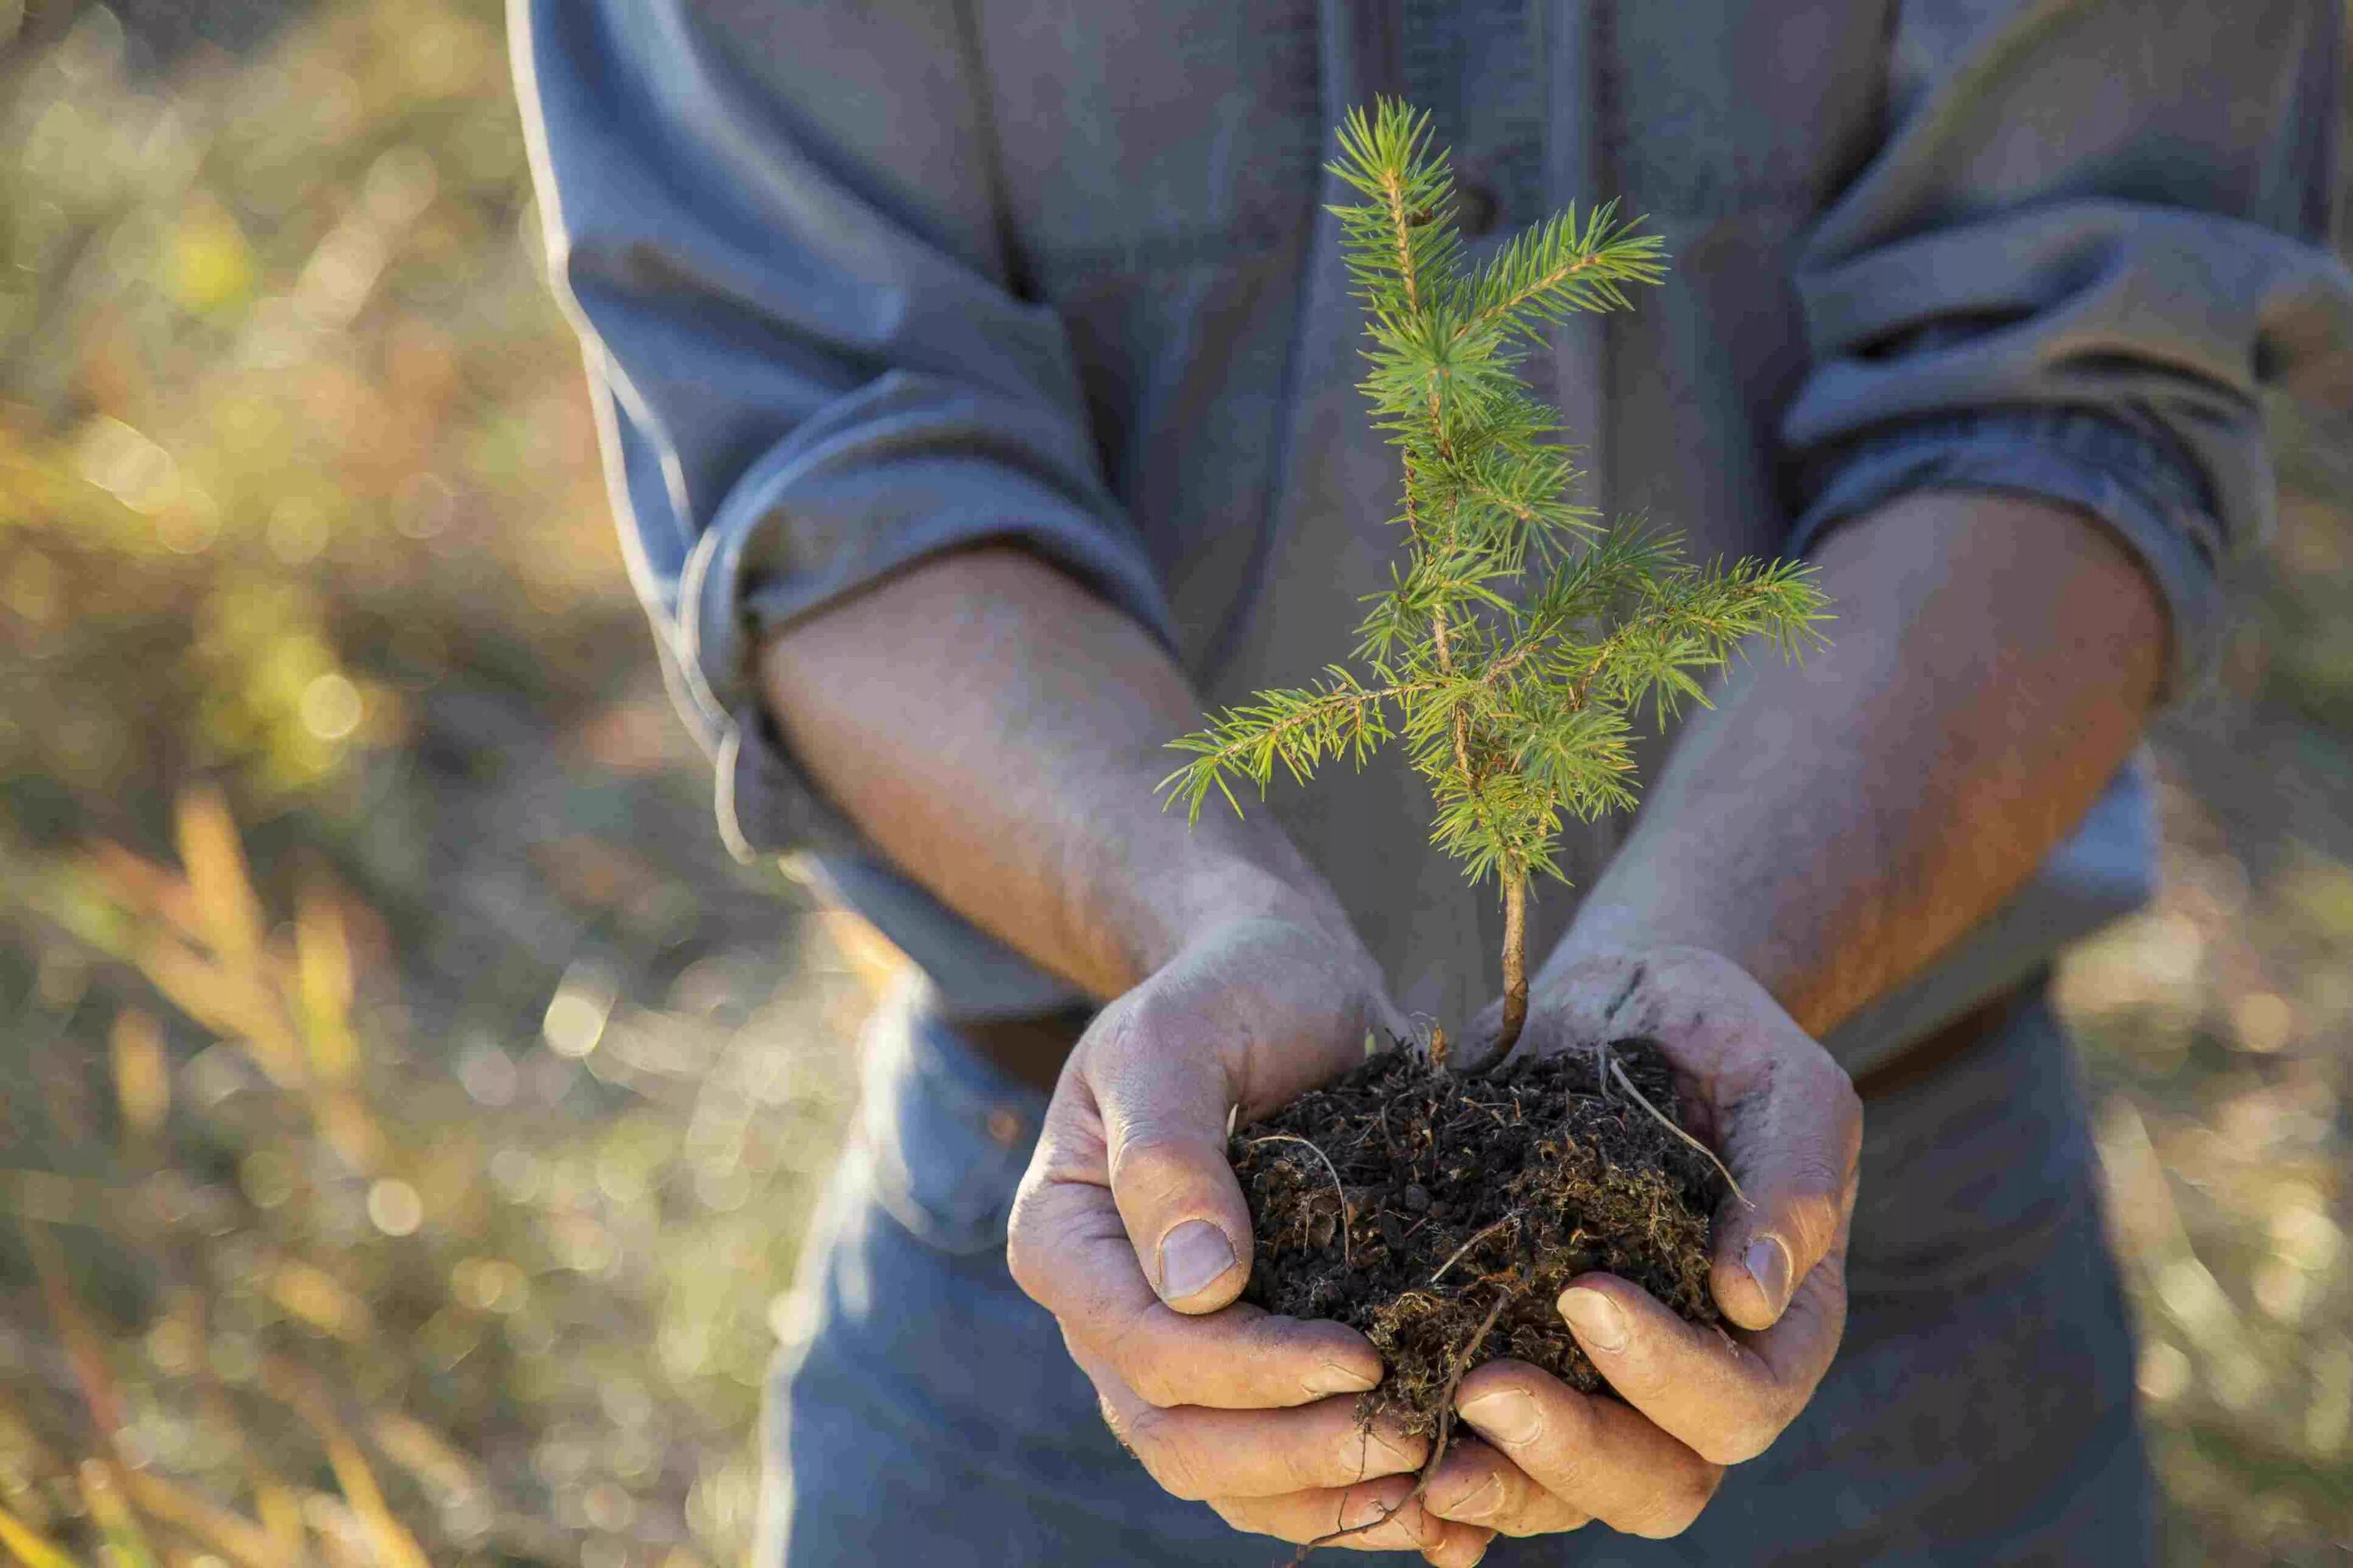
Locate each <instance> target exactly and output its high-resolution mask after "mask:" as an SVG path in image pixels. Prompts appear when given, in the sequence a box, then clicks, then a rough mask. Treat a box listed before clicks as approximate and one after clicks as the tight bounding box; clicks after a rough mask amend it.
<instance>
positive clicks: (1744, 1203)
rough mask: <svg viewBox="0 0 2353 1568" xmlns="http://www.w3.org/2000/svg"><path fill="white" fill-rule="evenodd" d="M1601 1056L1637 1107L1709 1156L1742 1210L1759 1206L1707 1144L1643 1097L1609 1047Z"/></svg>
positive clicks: (1710, 1162)
mask: <svg viewBox="0 0 2353 1568" xmlns="http://www.w3.org/2000/svg"><path fill="white" fill-rule="evenodd" d="M1601 1055H1602V1058H1603V1060H1604V1061H1606V1062H1607V1063H1608V1064H1609V1074H1610V1076H1612V1077H1614V1078H1616V1079H1617V1080H1618V1086H1619V1087H1620V1088H1621V1089H1623V1090H1625V1091H1626V1092H1627V1093H1628V1094H1630V1095H1631V1096H1633V1097H1634V1103H1635V1104H1636V1105H1638V1106H1641V1107H1642V1108H1643V1109H1644V1110H1646V1111H1649V1112H1650V1113H1651V1115H1652V1116H1653V1117H1656V1118H1658V1122H1659V1125H1660V1126H1661V1127H1663V1128H1666V1129H1667V1130H1668V1131H1669V1132H1672V1133H1673V1134H1674V1135H1675V1136H1676V1137H1677V1138H1680V1139H1683V1141H1684V1142H1685V1143H1688V1144H1690V1145H1691V1146H1692V1147H1693V1148H1694V1149H1696V1150H1699V1151H1700V1152H1701V1153H1702V1154H1704V1155H1705V1156H1707V1162H1708V1163H1709V1164H1710V1165H1713V1166H1715V1173H1716V1174H1717V1175H1719V1176H1721V1177H1723V1178H1724V1184H1725V1186H1727V1187H1729V1188H1731V1189H1732V1195H1733V1196H1734V1197H1736V1198H1737V1199H1739V1200H1740V1206H1741V1207H1742V1208H1744V1209H1754V1208H1755V1207H1756V1206H1757V1205H1756V1204H1754V1203H1752V1202H1749V1201H1748V1194H1747V1193H1746V1192H1742V1191H1741V1190H1740V1183H1739V1182H1738V1181H1735V1180H1733V1176H1732V1170H1731V1167H1729V1166H1727V1165H1725V1162H1724V1161H1723V1160H1718V1159H1717V1158H1716V1157H1715V1150H1713V1149H1710V1148H1709V1147H1708V1146H1707V1145H1706V1144H1704V1143H1702V1142H1701V1141H1700V1140H1699V1139H1696V1138H1694V1137H1693V1136H1692V1135H1691V1134H1690V1133H1688V1132H1685V1131H1684V1130H1683V1128H1680V1127H1677V1126H1676V1125H1675V1124H1674V1122H1673V1120H1672V1118H1669V1117H1668V1116H1667V1114H1666V1113H1665V1112H1664V1111H1662V1110H1661V1109H1660V1108H1659V1107H1656V1106H1654V1105H1652V1104H1651V1102H1650V1101H1649V1100H1648V1099H1646V1098H1644V1097H1643V1095H1642V1091H1641V1090H1640V1089H1638V1088H1636V1087H1635V1086H1634V1080H1633V1079H1631V1078H1630V1077H1628V1076H1627V1075H1626V1069H1625V1068H1623V1067H1621V1066H1620V1065H1618V1058H1617V1057H1615V1056H1613V1055H1611V1054H1609V1047H1608V1046H1607V1045H1604V1046H1603V1047H1602V1048H1601Z"/></svg>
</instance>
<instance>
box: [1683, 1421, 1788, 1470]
mask: <svg viewBox="0 0 2353 1568" xmlns="http://www.w3.org/2000/svg"><path fill="white" fill-rule="evenodd" d="M1780 1435H1781V1429H1780V1426H1779V1425H1778V1423H1775V1422H1771V1421H1767V1420H1765V1419H1762V1418H1760V1417H1757V1416H1753V1415H1752V1416H1744V1417H1739V1418H1736V1419H1735V1420H1733V1421H1731V1422H1728V1423H1726V1424H1725V1425H1724V1426H1723V1427H1722V1428H1721V1429H1719V1430H1717V1431H1715V1432H1712V1433H1710V1434H1708V1436H1707V1437H1706V1439H1705V1440H1704V1442H1701V1443H1698V1444H1695V1445H1694V1447H1695V1448H1696V1449H1697V1451H1698V1453H1699V1457H1701V1458H1703V1459H1705V1460H1706V1461H1707V1462H1708V1463H1709V1464H1711V1465H1745V1464H1746V1463H1747V1462H1748V1461H1749V1460H1751V1459H1754V1458H1755V1457H1757V1455H1759V1454H1762V1453H1763V1452H1765V1450H1766V1449H1767V1448H1770V1447H1771V1446H1773V1440H1774V1439H1775V1438H1776V1437H1778V1436H1780Z"/></svg>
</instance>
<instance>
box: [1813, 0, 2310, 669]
mask: <svg viewBox="0 0 2353 1568" xmlns="http://www.w3.org/2000/svg"><path fill="white" fill-rule="evenodd" d="M1898 10H1899V20H1898V23H1897V26H1896V27H1895V30H1894V41H1893V49H1894V56H1893V66H1892V70H1891V96H1890V101H1889V104H1888V110H1887V134H1886V138H1885V141H1884V143H1883V145H1882V146H1881V148H1880V149H1879V151H1878V153H1877V154H1876V155H1875V156H1874V157H1873V158H1872V159H1871V160H1870V161H1869V163H1868V164H1866V165H1865V166H1864V167H1863V168H1862V171H1861V173H1860V174H1859V175H1857V176H1856V177H1855V178H1854V179H1853V180H1852V182H1851V183H1850V184H1849V185H1847V186H1846V187H1845V189H1844V190H1843V191H1842V192H1841V194H1840V195H1839V196H1838V197H1837V198H1836V199H1835V200H1834V201H1833V202H1832V203H1831V206H1830V207H1829V208H1828V210H1827V211H1826V212H1825V213H1824V215H1823V216H1822V217H1821V219H1820V222H1819V223H1818V225H1817V227H1816V228H1815V230H1814V231H1813V233H1812V235H1811V236H1810V239H1809V241H1808V243H1807V245H1806V247H1805V249H1804V250H1803V252H1802V254H1801V256H1800V258H1799V264H1798V267H1797V270H1796V279H1795V281H1796V285H1797V291H1798V295H1799V302H1800V303H1801V306H1802V309H1803V312H1804V318H1805V324H1806V330H1807V334H1808V338H1809V348H1810V366H1809V369H1808V373H1807V376H1806V377H1805V379H1804V381H1803V382H1802V384H1801V385H1800V386H1799V389H1798V392H1797V394H1796V396H1795V397H1794V398H1793V400H1792V401H1791V403H1790V404H1789V406H1788V410H1787V412H1786V414H1785V416H1784V418H1783V420H1782V425H1781V432H1780V433H1781V437H1782V440H1783V443H1784V446H1785V449H1786V450H1787V452H1788V455H1789V456H1790V457H1791V458H1792V459H1793V460H1794V462H1795V465H1796V470H1797V471H1798V473H1799V475H1800V496H1799V500H1800V511H1799V522H1798V524H1797V529H1796V532H1795V535H1793V538H1792V541H1791V543H1792V547H1793V548H1794V549H1796V550H1803V549H1804V548H1806V547H1807V546H1810V544H1812V543H1813V542H1814V541H1816V540H1818V539H1819V538H1820V536H1821V535H1823V533H1824V532H1826V531H1827V530H1828V529H1830V528H1831V527H1832V526H1834V525H1835V524H1838V523H1840V522H1841V521H1843V520H1845V519H1847V518H1851V517H1853V516H1855V515H1857V514H1861V513H1862V512H1865V511H1867V510H1869V509H1870V508H1872V507H1873V506H1875V505H1878V504H1879V503H1883V502H1884V501H1887V500H1889V499H1891V498H1893V497H1894V496H1895V495H1897V494H1899V493H1904V492H1905V491H1910V490H1918V489H1926V488H1959V489H1985V490H2002V491H2011V492H2017V493H2026V494H2032V495H2038V496H2042V497H2044V498H2047V499H2051V500H2054V501H2057V502H2060V503H2064V504H2067V505H2070V506H2072V507H2074V508H2076V509H2078V510H2080V511H2082V512H2084V513H2087V514H2090V515H2092V516H2094V517H2095V518H2097V519H2098V520H2099V521H2100V522H2101V523H2102V524H2105V526H2106V527H2107V528H2108V529H2109V530H2110V532H2112V533H2113V534H2114V535H2116V537H2117V538H2118V539H2119V540H2120V541H2121V542H2122V543H2123V544H2124V545H2125V546H2126V548H2127V549H2129V550H2130V551H2131V552H2132V553H2133V554H2134V556H2136V557H2137V559H2138V560H2139V562H2140V563H2141V564H2142V565H2143V567H2145V568H2146V569H2147V573H2148V576H2149V577H2150V579H2151V581H2152V582H2153V583H2155V585H2156V586H2157V587H2158V590H2159V591H2160V593H2161V594H2162V596H2163V598H2164V599H2165V602H2166V605H2167V608H2168V611H2169V614H2170V622H2171V628H2172V637H2171V643H2172V646H2171V682H2170V688H2171V690H2172V691H2173V692H2175V693H2179V692H2180V691H2182V690H2183V689H2184V688H2185V687H2186V686H2188V685H2189V683H2191V680H2192V678H2193V677H2194V676H2195V675H2196V673H2198V672H2199V671H2200V668H2201V667H2202V666H2203V664H2204V662H2205V661H2206V660H2207V659H2208V658H2209V657H2210V656H2211V652H2212V650H2213V648H2214V646H2215V644H2216V642H2217V640H2218V635H2219V630H2220V622H2221V608H2220V607H2221V596H2220V595H2219V593H2218V592H2217V591H2216V588H2215V582H2216V568H2217V566H2218V564H2219V562H2220V560H2221V557H2223V556H2225V555H2227V554H2228V553H2229V552H2231V551H2232V550H2233V549H2238V548H2243V547H2245V546H2248V545H2251V544H2253V543H2255V542H2258V541H2260V540H2261V539H2262V538H2263V536H2264V535H2266V534H2267V533H2268V531H2269V528H2270V525H2271V520H2272V514H2273V509H2274V495H2275V483H2274V474H2273V469H2272V463H2271V456H2270V451H2269V450H2268V448H2267V446H2266V442H2265V431H2264V405H2265V402H2266V399H2267V398H2269V397H2290V398H2297V399H2303V400H2306V401H2308V402H2310V403H2313V404H2316V405H2318V406H2320V407H2322V408H2325V409H2327V410H2329V411H2332V412H2334V413H2336V414H2337V415H2340V416H2341V415H2343V414H2346V413H2353V276H2348V272H2347V270H2346V269H2345V267H2344V266H2343V264H2342V263H2341V262H2340V261H2339V260H2337V257H2336V256H2335V255H2334V254H2333V252H2332V251H2331V249H2330V238H2331V235H2330V227H2331V216H2332V212H2333V204H2334V200H2335V196H2336V191H2335V175H2336V166H2335V165H2336V154H2337V133H2338V132H2337V127H2338V115H2339V113H2340V111H2341V103H2340V97H2341V90H2342V72H2343V11H2342V7H2341V5H2338V4H2337V0H2251V3H2250V4H2246V5H2231V6H2214V5H2193V4H2189V3H2187V0H2184V3H2180V4H2164V5H2146V6H2140V5H2135V6H2125V5H2106V4H2100V3H2097V0H2073V3H2068V0H2062V3H2059V4H2043V5H2026V4H2019V3H2014V0H1907V3H1905V4H1902V5H1900V6H1899V7H1898Z"/></svg>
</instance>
